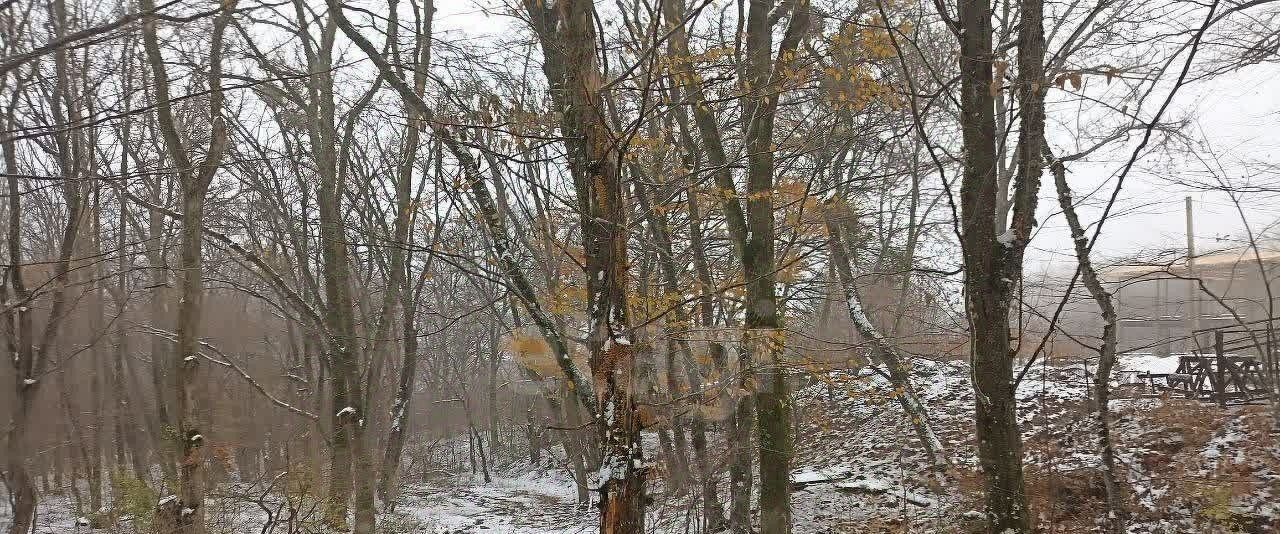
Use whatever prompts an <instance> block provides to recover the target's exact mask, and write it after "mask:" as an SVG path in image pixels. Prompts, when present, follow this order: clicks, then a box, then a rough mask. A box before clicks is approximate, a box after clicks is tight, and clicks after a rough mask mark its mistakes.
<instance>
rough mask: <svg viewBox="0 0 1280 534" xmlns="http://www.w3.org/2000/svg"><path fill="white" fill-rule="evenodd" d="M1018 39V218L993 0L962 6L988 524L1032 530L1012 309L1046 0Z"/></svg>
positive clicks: (973, 303) (1039, 109)
mask: <svg viewBox="0 0 1280 534" xmlns="http://www.w3.org/2000/svg"><path fill="white" fill-rule="evenodd" d="M1021 7H1022V24H1021V26H1020V29H1019V44H1018V83H1017V86H1018V87H1017V92H1018V99H1019V102H1020V105H1021V108H1022V124H1021V129H1020V132H1019V136H1018V158H1019V161H1018V173H1017V176H1016V182H1015V184H1014V198H1013V217H1012V221H1011V222H1010V223H1009V225H1008V227H1007V229H1006V222H1005V221H1004V220H1002V219H1001V218H1000V217H999V216H998V214H999V210H998V209H997V208H998V202H997V197H998V195H999V194H1000V187H999V177H998V176H997V174H998V170H997V159H998V158H999V152H998V146H999V145H998V143H999V140H998V139H997V135H996V132H997V128H996V122H995V116H994V104H995V97H996V94H997V93H998V92H999V91H1001V90H1003V89H1001V85H1002V84H1003V80H995V79H993V78H992V76H993V60H994V56H993V53H992V29H991V4H990V2H989V1H988V0H962V2H961V3H960V10H959V32H960V78H961V88H960V91H961V98H960V104H961V106H960V107H961V119H960V122H961V136H962V139H963V145H964V153H965V158H964V162H963V166H964V181H963V183H962V184H961V187H960V208H961V225H962V235H961V248H962V249H963V256H964V264H965V298H966V309H967V311H968V318H969V323H970V333H969V334H970V357H971V360H972V365H973V371H972V372H973V388H974V393H975V395H974V397H975V399H976V400H975V404H976V406H975V416H974V417H975V427H976V434H977V442H978V462H979V465H980V466H981V468H982V472H983V475H984V477H985V480H984V489H985V493H986V514H987V529H988V531H989V532H992V533H1006V532H1008V533H1021V532H1029V531H1030V528H1031V526H1030V524H1031V514H1030V511H1029V510H1028V507H1027V496H1026V487H1025V483H1024V481H1023V473H1022V436H1021V434H1020V430H1019V427H1018V419H1017V411H1016V399H1015V396H1014V393H1015V387H1016V384H1015V383H1014V380H1013V356H1014V354H1013V352H1012V347H1011V344H1010V334H1011V332H1010V328H1009V320H1010V312H1011V309H1012V302H1013V299H1014V290H1015V288H1016V287H1017V285H1018V281H1019V280H1020V279H1021V277H1022V257H1023V251H1024V250H1025V247H1026V245H1027V242H1028V241H1029V240H1030V238H1031V230H1032V227H1033V225H1034V222H1035V221H1034V215H1035V208H1036V195H1037V193H1038V191H1039V189H1040V174H1041V172H1042V166H1043V162H1042V161H1041V159H1040V158H1039V154H1040V150H1039V148H1040V142H1041V139H1042V138H1043V135H1044V89H1045V88H1044V85H1045V84H1044V81H1043V70H1044V65H1043V61H1044V32H1043V28H1042V17H1041V16H1040V13H1041V10H1042V8H1043V5H1042V4H1041V0H1022V3H1021Z"/></svg>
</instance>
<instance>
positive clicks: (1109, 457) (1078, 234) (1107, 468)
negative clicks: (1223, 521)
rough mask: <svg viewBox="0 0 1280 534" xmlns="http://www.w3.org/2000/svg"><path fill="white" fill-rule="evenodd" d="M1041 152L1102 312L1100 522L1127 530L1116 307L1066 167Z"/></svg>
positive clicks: (1115, 532) (1119, 533)
mask: <svg viewBox="0 0 1280 534" xmlns="http://www.w3.org/2000/svg"><path fill="white" fill-rule="evenodd" d="M1044 152H1045V156H1046V157H1047V158H1048V159H1049V160H1050V161H1051V162H1052V163H1051V164H1050V167H1049V169H1050V171H1051V172H1052V174H1053V181H1054V185H1056V186H1057V189H1058V206H1059V207H1061V208H1062V214H1063V216H1064V217H1065V218H1066V220H1067V226H1068V227H1069V228H1070V229H1071V240H1072V242H1073V243H1074V244H1075V252H1076V264H1077V265H1078V267H1079V270H1080V275H1081V280H1082V281H1083V282H1084V286H1085V288H1086V289H1088V290H1089V295H1090V296H1092V297H1093V300H1094V302H1095V303H1097V305H1098V310H1099V311H1100V312H1102V347H1100V350H1099V351H1098V369H1097V372H1096V373H1095V374H1094V377H1093V391H1094V400H1095V402H1096V403H1097V407H1096V410H1097V411H1096V412H1095V413H1094V417H1095V419H1096V420H1097V425H1098V436H1097V439H1098V454H1099V456H1100V457H1101V458H1102V484H1103V489H1104V490H1105V491H1106V498H1107V513H1106V517H1105V518H1104V520H1103V524H1104V525H1106V529H1107V532H1110V533H1112V534H1123V533H1124V532H1127V527H1126V517H1125V515H1126V514H1125V510H1124V500H1123V495H1121V493H1120V491H1121V490H1120V487H1119V483H1118V482H1117V480H1116V452H1115V448H1114V447H1113V446H1112V444H1111V403H1110V401H1111V372H1112V370H1113V369H1114V367H1115V364H1116V345H1117V339H1116V326H1117V318H1116V308H1115V304H1114V303H1113V302H1112V297H1111V293H1110V292H1108V291H1107V290H1106V288H1104V287H1103V285H1102V281H1101V280H1100V279H1099V278H1098V272H1097V270H1096V269H1094V267H1093V261H1092V260H1091V259H1090V257H1089V249H1090V247H1089V238H1088V237H1086V236H1085V234H1084V226H1083V225H1081V224H1080V216H1079V215H1077V214H1076V208H1075V203H1074V201H1073V200H1072V198H1071V187H1070V186H1069V185H1068V184H1067V172H1066V168H1065V167H1064V165H1063V163H1062V162H1061V161H1057V160H1054V159H1053V156H1052V154H1050V153H1049V149H1048V146H1047V145H1046V146H1045V147H1044Z"/></svg>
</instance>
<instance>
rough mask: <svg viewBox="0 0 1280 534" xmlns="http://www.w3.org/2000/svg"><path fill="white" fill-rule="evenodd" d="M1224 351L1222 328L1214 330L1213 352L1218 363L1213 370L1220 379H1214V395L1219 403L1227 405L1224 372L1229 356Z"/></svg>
mask: <svg viewBox="0 0 1280 534" xmlns="http://www.w3.org/2000/svg"><path fill="white" fill-rule="evenodd" d="M1222 352H1223V349H1222V330H1214V332H1213V353H1214V354H1215V355H1216V356H1217V360H1218V361H1217V362H1215V364H1216V365H1215V366H1214V367H1215V369H1214V370H1213V372H1214V374H1215V375H1217V377H1218V379H1217V380H1216V381H1214V384H1213V397H1214V400H1215V401H1217V402H1218V404H1220V405H1223V406H1226V405H1227V386H1226V383H1225V381H1224V380H1225V378H1226V377H1225V376H1224V374H1223V373H1224V372H1225V371H1226V369H1227V357H1226V356H1225V355H1223V354H1222Z"/></svg>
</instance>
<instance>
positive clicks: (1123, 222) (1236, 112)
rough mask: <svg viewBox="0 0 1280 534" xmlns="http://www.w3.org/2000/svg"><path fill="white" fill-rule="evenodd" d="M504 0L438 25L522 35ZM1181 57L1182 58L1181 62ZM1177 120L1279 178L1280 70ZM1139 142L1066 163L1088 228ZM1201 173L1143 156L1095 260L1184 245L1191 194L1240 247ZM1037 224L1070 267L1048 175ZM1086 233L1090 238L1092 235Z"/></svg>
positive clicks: (1249, 204)
mask: <svg viewBox="0 0 1280 534" xmlns="http://www.w3.org/2000/svg"><path fill="white" fill-rule="evenodd" d="M503 4H504V2H502V1H500V0H437V7H438V8H439V11H438V12H437V15H436V29H437V31H442V32H444V34H445V35H446V36H447V37H445V38H447V39H457V38H460V37H463V36H465V37H466V38H468V39H475V40H487V39H498V40H503V39H505V38H507V37H508V36H509V35H510V32H511V31H524V29H523V28H522V27H519V26H517V22H516V21H515V20H514V19H513V18H511V17H509V16H507V15H505V14H504V13H505V12H506V11H505V10H506V8H505V7H503ZM1202 54H1204V52H1202ZM1201 57H1203V55H1202V56H1201ZM1198 59H1199V58H1198ZM1181 61H1182V59H1181V58H1179V60H1178V64H1179V65H1180V64H1181ZM535 72H536V71H535ZM1085 83H1086V84H1089V83H1101V82H1100V81H1099V80H1098V79H1096V77H1095V78H1094V79H1093V80H1092V81H1090V79H1089V78H1088V77H1086V80H1085ZM1087 88H1088V87H1087V85H1086V90H1087ZM1165 90H1167V88H1165ZM1164 94H1165V93H1163V92H1157V93H1155V94H1153V95H1152V98H1151V100H1150V101H1149V103H1148V108H1149V109H1146V110H1144V113H1143V117H1147V118H1149V117H1150V116H1151V114H1152V113H1154V109H1155V107H1156V106H1157V105H1158V104H1159V102H1161V101H1163V99H1164ZM1055 112H1059V111H1055V110H1053V109H1052V108H1051V109H1050V113H1051V114H1053V113H1055ZM1180 118H1189V119H1190V120H1191V121H1192V122H1191V124H1190V125H1189V127H1188V129H1187V130H1186V133H1187V134H1188V135H1191V136H1193V137H1196V138H1207V139H1209V141H1210V145H1209V146H1210V147H1211V148H1212V151H1213V152H1214V153H1216V154H1217V155H1218V156H1219V159H1220V161H1221V162H1222V165H1223V167H1224V168H1225V170H1226V171H1227V174H1228V175H1229V176H1230V178H1231V179H1233V180H1244V178H1245V177H1246V176H1247V175H1248V174H1250V173H1257V172H1258V167H1261V166H1264V165H1270V166H1271V167H1272V168H1271V169H1270V170H1269V171H1266V172H1269V174H1270V179H1273V180H1276V181H1277V182H1280V64H1276V63H1272V64H1264V65H1254V66H1250V67H1247V68H1245V69H1243V70H1241V71H1238V72H1236V73H1233V74H1229V75H1224V76H1220V77H1217V78H1214V79H1211V80H1209V81H1205V82H1198V83H1195V84H1192V85H1188V86H1186V87H1184V88H1183V89H1182V90H1181V92H1180V93H1179V94H1178V96H1177V98H1176V99H1175V100H1174V102H1173V105H1172V107H1171V108H1170V110H1169V112H1168V113H1167V114H1166V116H1165V119H1166V120H1171V119H1180ZM1051 120H1052V117H1051ZM1134 137H1135V138H1134V139H1133V140H1132V141H1131V143H1130V144H1129V145H1128V146H1123V147H1122V146H1118V145H1117V146H1116V147H1115V150H1113V151H1111V152H1109V153H1106V154H1096V155H1095V156H1093V157H1091V158H1090V159H1091V161H1090V162H1088V163H1084V162H1081V163H1077V164H1075V165H1073V166H1071V167H1070V169H1071V171H1070V173H1069V175H1068V179H1069V180H1070V182H1071V185H1072V188H1073V189H1074V190H1075V192H1076V196H1077V198H1080V197H1082V196H1083V195H1084V194H1085V193H1087V192H1089V191H1094V192H1095V193H1094V196H1093V197H1092V198H1091V201H1090V202H1089V204H1088V205H1087V206H1084V207H1082V208H1081V209H1080V211H1081V213H1080V214H1081V217H1082V218H1083V219H1084V220H1085V223H1086V224H1090V223H1092V222H1093V221H1094V220H1096V218H1097V217H1098V215H1099V214H1100V213H1101V207H1102V204H1103V203H1104V202H1105V199H1106V196H1108V195H1110V193H1111V189H1112V187H1114V181H1113V180H1114V175H1115V174H1116V173H1117V172H1118V171H1119V169H1120V168H1121V167H1123V164H1124V161H1125V160H1126V159H1127V158H1128V156H1129V154H1130V153H1131V151H1132V149H1133V147H1134V146H1136V144H1137V136H1134ZM1155 141H1156V139H1153V143H1152V144H1153V145H1154V144H1156V143H1155ZM1197 177H1198V178H1204V177H1205V173H1204V167H1203V165H1202V164H1201V163H1200V162H1199V161H1198V160H1196V159H1195V158H1190V157H1186V156H1180V155H1176V154H1174V155H1171V154H1170V153H1168V152H1154V153H1148V154H1147V155H1145V156H1144V157H1142V158H1140V159H1139V160H1138V164H1137V165H1136V166H1135V167H1134V169H1133V170H1132V171H1131V173H1130V175H1129V177H1128V179H1127V180H1126V183H1125V188H1124V190H1123V192H1122V193H1121V196H1120V199H1119V201H1118V202H1117V205H1116V208H1115V210H1114V213H1115V214H1116V215H1115V216H1113V217H1112V219H1111V220H1110V221H1108V223H1107V225H1106V227H1105V228H1104V230H1103V235H1102V239H1101V241H1100V242H1099V244H1098V245H1097V246H1096V247H1095V248H1094V251H1095V254H1098V255H1099V257H1100V258H1102V259H1104V260H1105V259H1107V258H1113V259H1114V258H1121V257H1132V256H1136V255H1141V254H1143V253H1150V252H1153V251H1156V250H1163V249H1171V248H1175V247H1177V248H1183V247H1185V243H1186V234H1185V217H1184V213H1185V212H1184V198H1185V197H1186V196H1187V195H1190V196H1191V197H1192V199H1193V203H1194V206H1195V207H1194V218H1195V226H1196V232H1195V233H1196V243H1197V245H1196V246H1197V250H1198V252H1200V253H1204V252H1208V251H1210V250H1213V249H1217V248H1223V247H1226V246H1231V245H1238V244H1239V243H1240V242H1241V240H1243V239H1244V235H1245V234H1244V231H1243V226H1242V224H1241V221H1240V217H1239V215H1238V214H1237V213H1236V211H1235V207H1234V206H1233V205H1232V204H1231V203H1230V200H1229V199H1228V198H1227V196H1226V195H1225V194H1222V193H1217V192H1202V191H1195V190H1192V189H1191V188H1188V187H1186V186H1183V185H1179V184H1177V183H1174V181H1176V180H1178V179H1179V178H1183V179H1192V178H1197ZM1277 200H1280V199H1277V198H1275V197H1274V196H1272V195H1262V194H1254V195H1249V196H1246V197H1245V198H1244V201H1243V204H1244V209H1245V212H1246V215H1247V216H1248V218H1249V222H1250V225H1251V226H1252V227H1253V230H1254V232H1259V231H1260V230H1263V229H1265V228H1268V227H1269V226H1270V225H1272V224H1274V223H1275V222H1276V221H1280V202H1276V201H1277ZM1037 218H1038V219H1039V220H1041V221H1042V225H1043V227H1042V228H1041V231H1040V232H1039V233H1038V235H1037V236H1036V239H1035V241H1033V243H1032V248H1031V249H1029V250H1028V261H1029V265H1028V273H1029V274H1030V273H1032V272H1036V271H1042V270H1044V269H1050V270H1057V269H1059V268H1067V267H1072V268H1073V267H1074V258H1073V256H1072V255H1071V254H1072V253H1071V250H1070V246H1071V243H1070V239H1069V238H1068V232H1067V230H1066V228H1065V224H1064V223H1063V221H1062V219H1061V217H1060V215H1058V213H1057V199H1056V196H1055V191H1054V187H1053V183H1052V180H1051V178H1050V177H1049V176H1048V175H1047V173H1046V176H1045V184H1044V189H1043V190H1042V192H1041V203H1040V210H1039V211H1038V217H1037ZM1089 231H1090V234H1091V233H1092V229H1090V230H1089Z"/></svg>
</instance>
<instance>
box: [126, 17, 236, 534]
mask: <svg viewBox="0 0 1280 534" xmlns="http://www.w3.org/2000/svg"><path fill="white" fill-rule="evenodd" d="M139 5H140V9H141V10H142V11H143V12H144V13H149V12H151V11H153V10H154V9H155V6H154V2H153V1H152V0H139ZM234 7H235V1H234V0H232V1H231V2H229V3H224V4H223V8H224V9H223V11H221V12H220V13H219V15H218V16H217V18H216V19H215V22H214V28H213V34H212V43H211V45H210V49H209V75H208V83H209V89H210V93H209V95H210V96H209V111H208V119H209V123H210V124H211V125H212V128H213V133H212V138H211V140H210V142H209V148H208V154H207V156H206V158H205V160H204V161H203V162H201V163H200V164H199V165H198V166H197V165H195V164H194V162H193V161H192V160H191V159H190V156H189V155H188V148H187V147H186V145H185V143H184V142H183V140H182V138H181V136H180V134H179V132H178V127H177V123H176V121H175V119H174V117H173V111H172V109H171V107H170V96H169V95H170V93H169V80H168V75H167V74H166V72H165V64H164V58H163V56H162V55H161V52H160V43H159V39H158V38H157V36H156V19H155V18H154V17H151V16H148V17H145V18H144V22H143V25H142V41H143V48H144V49H145V50H146V54H147V62H148V64H149V66H150V69H151V76H152V83H153V84H154V85H155V95H156V114H157V119H158V122H159V127H160V133H161V134H162V138H163V141H164V147H165V150H166V151H167V152H168V155H169V158H170V159H171V160H172V161H173V162H174V164H175V166H176V167H177V168H178V169H181V170H180V171H179V172H178V179H179V182H180V184H179V186H180V190H181V198H182V238H181V239H182V244H181V255H180V260H179V270H180V271H181V275H180V280H181V289H180V291H181V296H182V298H181V300H180V301H179V304H178V319H177V325H176V326H177V328H176V330H177V332H176V334H177V347H176V349H177V350H176V353H175V354H174V357H173V360H172V361H174V362H175V363H174V365H173V366H172V367H170V368H171V369H177V371H178V376H177V382H176V384H174V385H175V389H176V392H177V404H178V406H177V407H178V413H177V421H176V423H177V425H176V426H177V429H176V430H177V435H178V439H181V440H182V443H181V445H180V447H181V450H182V455H181V458H180V461H179V476H178V504H179V505H180V509H179V511H178V517H177V518H176V522H177V526H178V529H179V530H178V532H180V533H181V534H203V533H204V532H205V530H206V527H205V524H204V518H205V507H204V499H205V488H206V484H207V480H206V478H207V476H208V475H207V466H206V460H205V447H206V446H207V445H208V443H209V440H208V439H207V438H208V436H207V435H206V434H209V433H210V432H212V429H211V428H209V424H210V406H209V397H208V391H207V386H206V381H207V380H208V378H207V373H208V371H207V370H206V369H205V366H203V365H201V358H200V357H199V356H198V350H199V348H198V341H199V328H200V317H201V311H202V301H203V299H204V281H203V276H204V270H203V263H202V258H201V253H202V247H203V242H204V241H203V229H202V226H203V223H204V204H205V197H206V196H207V194H208V189H209V183H210V182H211V181H212V180H213V177H214V174H215V173H216V172H217V170H218V165H219V163H220V162H221V159H222V155H223V153H224V152H225V151H226V148H227V128H226V124H225V123H224V122H223V118H222V104H223V100H224V98H225V97H224V95H223V92H222V51H223V50H222V49H223V35H224V34H225V32H226V28H227V25H228V24H229V23H230V17H231V12H232V11H231V10H232V9H233V8H234Z"/></svg>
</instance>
